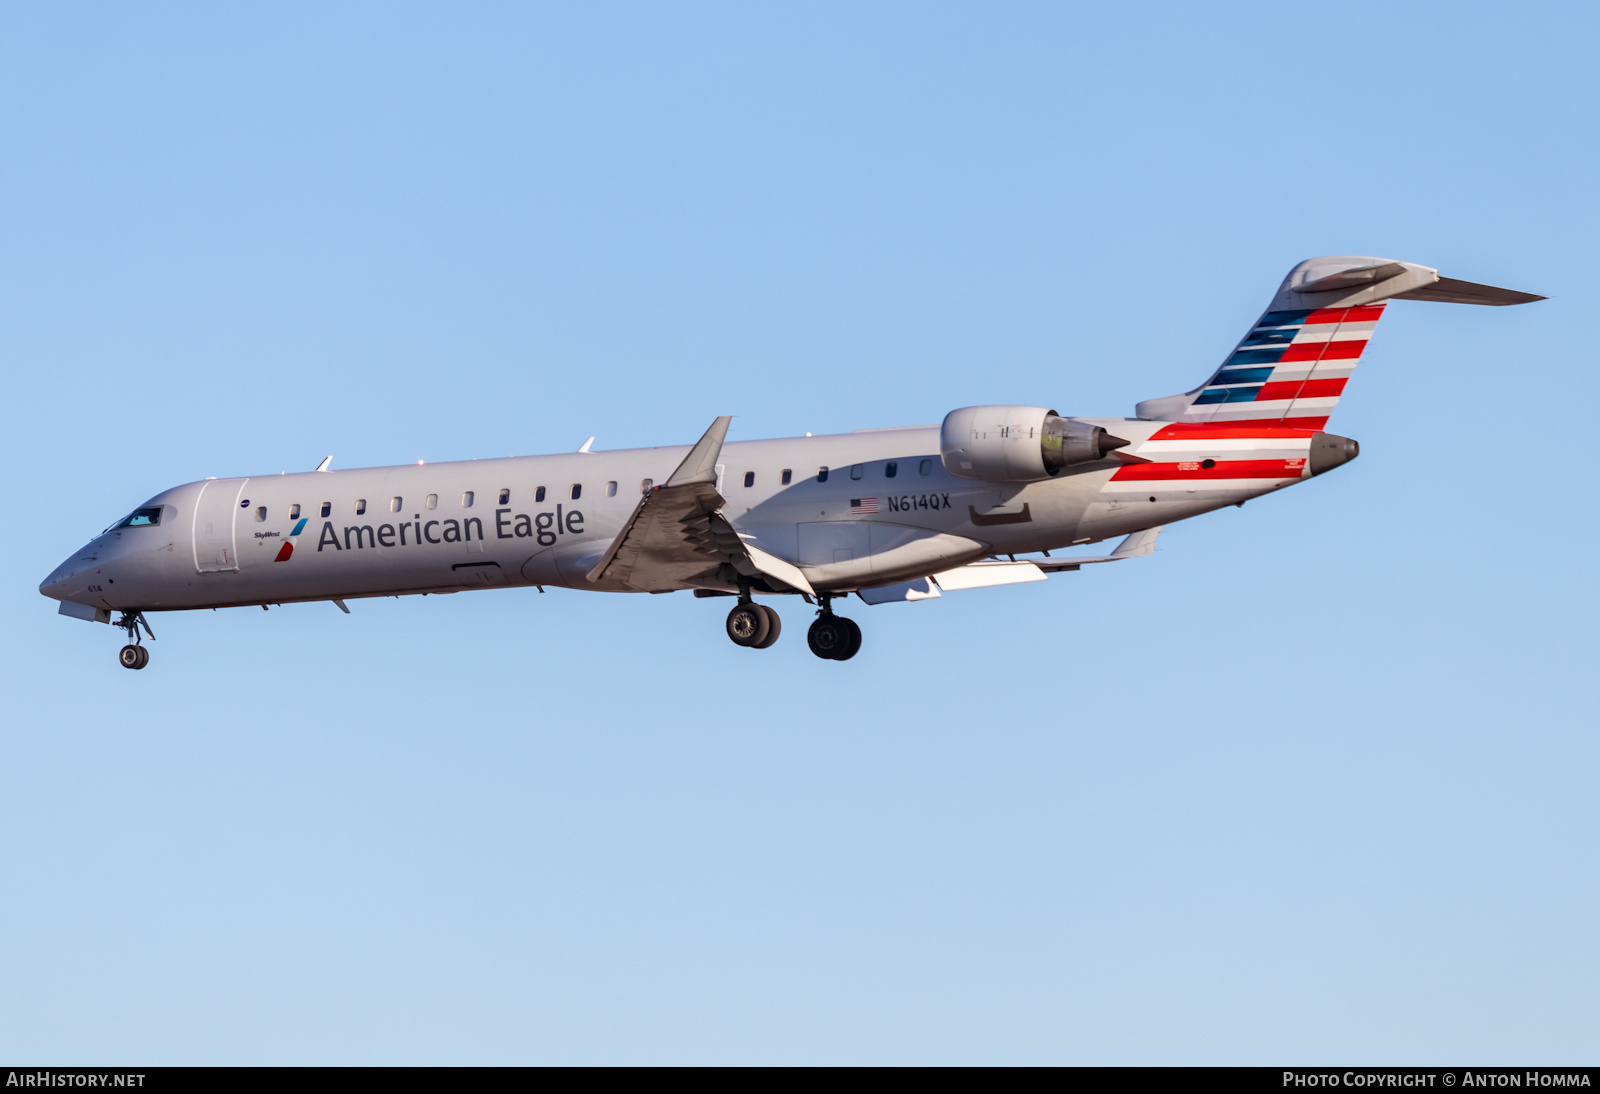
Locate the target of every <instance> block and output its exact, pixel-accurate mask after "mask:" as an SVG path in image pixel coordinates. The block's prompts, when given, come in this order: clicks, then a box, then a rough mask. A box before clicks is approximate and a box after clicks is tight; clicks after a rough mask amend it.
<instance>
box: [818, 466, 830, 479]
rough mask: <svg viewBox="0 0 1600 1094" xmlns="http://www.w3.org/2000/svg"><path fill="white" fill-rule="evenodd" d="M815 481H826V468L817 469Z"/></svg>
mask: <svg viewBox="0 0 1600 1094" xmlns="http://www.w3.org/2000/svg"><path fill="white" fill-rule="evenodd" d="M817 481H818V482H827V481H828V469H827V468H826V467H819V468H817Z"/></svg>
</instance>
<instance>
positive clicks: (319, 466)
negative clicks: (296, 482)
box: [317, 456, 333, 471]
mask: <svg viewBox="0 0 1600 1094" xmlns="http://www.w3.org/2000/svg"><path fill="white" fill-rule="evenodd" d="M332 462H333V457H332V456H324V457H322V462H321V463H319V464H317V470H318V471H326V470H327V469H328V465H329V464H330V463H332Z"/></svg>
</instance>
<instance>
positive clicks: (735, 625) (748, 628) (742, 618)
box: [728, 600, 772, 649]
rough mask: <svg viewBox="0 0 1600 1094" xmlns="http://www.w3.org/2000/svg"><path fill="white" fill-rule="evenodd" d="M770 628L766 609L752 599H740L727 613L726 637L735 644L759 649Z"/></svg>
mask: <svg viewBox="0 0 1600 1094" xmlns="http://www.w3.org/2000/svg"><path fill="white" fill-rule="evenodd" d="M771 630H772V624H771V622H770V621H769V620H768V619H767V613H766V609H764V608H762V606H761V605H760V604H757V603H754V602H753V601H748V600H746V601H740V602H739V603H738V604H735V605H734V606H733V611H731V612H729V613H728V637H729V638H731V639H733V644H734V645H736V646H754V647H755V648H757V649H760V648H761V643H762V642H763V641H765V640H766V637H767V633H768V632H769V631H771Z"/></svg>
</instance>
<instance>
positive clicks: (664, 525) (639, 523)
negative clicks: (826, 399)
mask: <svg viewBox="0 0 1600 1094" xmlns="http://www.w3.org/2000/svg"><path fill="white" fill-rule="evenodd" d="M732 420H733V419H732V418H730V417H728V416H726V415H724V416H723V417H720V418H718V419H717V420H716V421H714V422H712V423H711V428H710V429H708V430H706V432H705V436H703V437H701V438H700V440H699V442H698V443H696V444H695V446H694V448H693V449H691V450H690V452H689V454H688V455H687V456H685V457H684V460H683V463H681V464H679V465H678V469H677V470H676V471H674V472H673V473H672V476H671V477H670V478H669V479H667V481H666V482H665V483H663V484H661V485H660V486H657V487H655V488H654V489H653V490H651V491H650V493H648V494H646V495H645V496H644V497H643V498H641V499H640V501H639V505H638V507H637V508H635V509H634V511H633V516H631V517H630V518H628V523H627V524H625V525H624V526H623V528H622V531H620V532H618V533H617V538H616V539H614V540H612V541H611V546H610V547H609V548H608V549H607V550H606V553H605V554H604V555H603V556H601V558H600V561H599V562H597V563H595V565H594V568H593V569H591V570H590V571H589V573H588V574H587V577H588V579H589V581H591V582H593V583H595V584H601V583H605V584H610V585H620V586H622V587H624V588H627V589H633V590H636V591H638V592H645V593H665V592H672V591H674V590H677V589H694V588H720V587H725V586H728V585H735V584H738V583H739V578H741V577H742V578H749V579H752V581H753V582H754V583H755V584H758V585H759V584H763V583H765V584H767V585H769V586H771V585H773V584H774V583H776V584H777V585H778V586H779V587H782V586H788V587H790V588H794V589H797V590H799V591H800V592H803V593H807V594H809V593H811V592H813V590H812V588H811V583H810V582H808V581H807V580H806V578H805V575H804V574H802V573H801V572H800V570H799V568H798V567H796V566H794V565H792V564H790V563H788V562H785V561H784V560H783V559H781V558H777V557H776V556H774V555H770V554H768V553H767V552H766V551H763V550H761V549H760V548H759V547H756V546H755V545H754V544H751V543H747V542H745V540H744V538H743V537H742V536H741V535H740V534H739V533H738V532H737V531H735V530H734V528H733V525H732V524H730V523H729V521H728V519H727V518H726V517H725V516H723V515H722V512H721V510H722V506H723V505H724V504H725V503H724V500H723V497H722V495H721V494H719V493H717V457H718V456H719V455H721V453H722V442H723V440H724V438H726V437H727V435H728V423H729V422H731V421H732ZM724 567H729V568H731V571H732V572H731V573H730V572H729V570H726V569H724ZM764 579H768V580H765V581H764Z"/></svg>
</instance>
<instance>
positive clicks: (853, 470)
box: [850, 463, 861, 479]
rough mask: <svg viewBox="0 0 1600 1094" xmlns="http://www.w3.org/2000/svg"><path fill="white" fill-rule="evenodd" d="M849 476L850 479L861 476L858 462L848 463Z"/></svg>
mask: <svg viewBox="0 0 1600 1094" xmlns="http://www.w3.org/2000/svg"><path fill="white" fill-rule="evenodd" d="M850 477H851V478H852V479H859V478H860V477H861V465H860V464H859V463H853V464H851V465H850Z"/></svg>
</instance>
